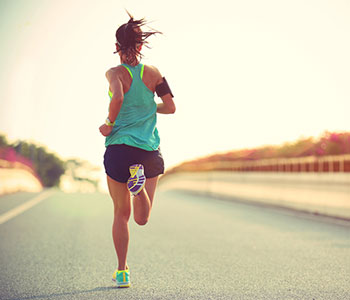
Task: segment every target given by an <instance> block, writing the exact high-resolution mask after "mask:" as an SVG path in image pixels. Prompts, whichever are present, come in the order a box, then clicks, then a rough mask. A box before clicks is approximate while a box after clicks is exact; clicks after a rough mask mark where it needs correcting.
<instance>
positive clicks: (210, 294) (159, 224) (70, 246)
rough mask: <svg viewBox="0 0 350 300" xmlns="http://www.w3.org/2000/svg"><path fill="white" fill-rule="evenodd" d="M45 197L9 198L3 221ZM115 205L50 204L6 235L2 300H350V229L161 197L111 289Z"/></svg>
mask: <svg viewBox="0 0 350 300" xmlns="http://www.w3.org/2000/svg"><path fill="white" fill-rule="evenodd" d="M34 196H35V194H27V193H26V194H24V193H22V194H15V195H8V196H2V197H0V214H3V213H4V212H6V211H8V210H10V209H11V208H14V207H16V206H18V205H20V204H21V203H25V202H26V201H27V200H29V199H31V198H33V197H34ZM111 223H112V203H111V200H110V199H109V196H108V195H104V194H64V193H61V192H58V191H57V192H54V193H53V194H52V195H51V196H50V197H49V198H47V199H46V200H43V201H42V202H40V203H39V204H37V205H36V206H34V207H32V208H30V209H29V210H27V211H25V212H24V213H22V214H20V215H18V216H16V217H14V218H12V219H11V220H9V221H7V222H5V223H3V224H1V225H0V299H8V300H10V299H11V300H15V299H18V300H19V299H53V300H56V299H57V300H58V299H310V300H311V299H332V300H334V299H350V225H349V224H348V225H347V224H346V223H342V224H339V223H336V222H335V223H333V222H332V221H329V220H324V219H318V218H317V217H307V216H305V215H300V214H296V213H292V212H291V213H289V212H288V211H283V210H277V209H272V208H264V207H258V206H252V205H245V204H242V203H235V202H230V201H222V200H218V199H212V198H209V197H203V196H196V195H191V194H186V193H184V192H178V191H165V190H162V189H160V190H159V191H158V194H157V196H156V199H155V205H154V209H153V212H152V216H151V220H150V223H149V224H147V225H146V226H144V227H140V226H137V225H136V224H135V223H134V222H133V221H131V222H130V223H131V225H130V226H131V227H130V230H131V241H130V248H129V259H128V263H129V265H130V268H131V280H132V286H131V288H129V289H117V288H115V286H114V284H113V282H112V281H111V275H112V273H113V271H114V269H115V266H116V258H115V253H114V248H113V244H112V237H111Z"/></svg>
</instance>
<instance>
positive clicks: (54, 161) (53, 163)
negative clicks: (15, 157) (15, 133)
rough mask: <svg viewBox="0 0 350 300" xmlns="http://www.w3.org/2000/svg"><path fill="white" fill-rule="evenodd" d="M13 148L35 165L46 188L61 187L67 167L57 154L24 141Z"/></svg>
mask: <svg viewBox="0 0 350 300" xmlns="http://www.w3.org/2000/svg"><path fill="white" fill-rule="evenodd" d="M13 148H14V149H15V150H16V152H17V153H18V154H20V155H22V156H24V157H26V158H28V159H29V160H30V161H31V162H32V163H33V166H34V169H35V171H36V172H37V174H38V175H39V177H40V178H41V180H42V183H43V185H44V186H45V187H53V186H58V185H59V183H60V177H61V175H62V174H64V172H65V165H64V162H63V161H62V160H61V159H59V158H58V157H57V156H56V155H55V154H53V153H49V152H48V151H47V150H46V149H45V148H44V147H40V146H36V145H34V144H31V143H28V142H24V141H17V142H16V143H15V145H14V146H13Z"/></svg>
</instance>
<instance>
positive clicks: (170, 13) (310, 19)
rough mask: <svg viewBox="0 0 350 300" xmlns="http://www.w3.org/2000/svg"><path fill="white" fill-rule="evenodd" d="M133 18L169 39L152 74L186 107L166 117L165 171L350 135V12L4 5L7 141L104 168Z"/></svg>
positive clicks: (274, 5)
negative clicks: (120, 39) (112, 79)
mask: <svg viewBox="0 0 350 300" xmlns="http://www.w3.org/2000/svg"><path fill="white" fill-rule="evenodd" d="M125 8H126V9H127V10H128V11H130V13H132V14H133V15H134V16H135V18H142V17H145V18H146V19H147V20H149V21H152V22H151V23H150V24H149V26H151V27H153V28H155V29H157V30H159V31H162V32H163V33H164V34H163V35H158V36H154V37H151V38H150V39H149V42H150V46H151V47H152V49H147V48H145V49H144V52H143V53H144V55H145V57H144V59H143V60H142V63H145V64H152V65H155V66H157V67H158V69H159V70H160V71H161V73H162V74H163V76H165V77H166V78H167V81H168V82H169V84H170V86H171V89H172V91H173V93H174V95H175V98H174V100H175V102H176V105H177V111H176V113H175V114H174V115H159V116H158V129H159V133H160V137H161V149H162V152H163V156H164V159H165V163H166V167H171V166H173V165H175V164H178V163H180V162H182V161H184V160H189V159H192V158H195V157H198V156H203V155H206V154H210V153H213V152H221V151H226V150H231V149H241V148H247V147H255V146H262V145H266V144H280V143H283V142H285V141H293V140H296V139H298V138H300V137H306V136H319V135H320V134H322V133H323V132H324V131H326V130H329V131H349V130H350V121H349V111H350V89H349V82H350V72H349V70H350V55H349V53H350V38H349V32H350V17H349V16H350V2H349V1H347V0H344V1H340V0H335V1H318V0H315V1H310V0H296V1H281V0H275V1H273V0H266V1H260V0H251V1H220V0H219V1H208V2H203V1H183V0H179V1H160V0H155V1H152V0H150V1H137V0H136V1H106V0H101V1H70V0H55V1H44V0H42V1H39V0H31V1H27V0H22V1H19V0H0V14H1V16H0V23H1V26H0V37H1V49H0V51H1V55H0V70H1V71H0V132H1V133H4V134H6V135H7V137H8V139H9V140H10V141H14V140H17V139H25V140H31V141H35V142H37V143H39V144H43V145H46V146H47V148H48V149H50V150H51V151H53V152H55V153H57V154H58V155H59V156H61V157H62V158H63V159H66V158H70V157H78V158H81V159H84V160H88V161H90V162H92V163H93V164H95V165H98V166H101V167H102V157H103V153H104V137H102V136H101V135H100V133H99V130H98V127H99V126H100V125H101V124H102V123H103V122H104V120H105V118H106V116H107V110H108V104H109V98H108V94H107V90H108V82H107V80H106V78H105V72H106V71H107V70H108V69H109V68H110V67H113V66H116V65H117V64H119V56H118V55H116V54H113V51H114V50H115V46H114V43H115V31H116V29H117V28H118V26H120V25H121V24H123V23H125V22H127V21H128V16H127V14H126V12H125ZM157 101H158V100H157Z"/></svg>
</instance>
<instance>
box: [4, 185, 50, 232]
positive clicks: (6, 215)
mask: <svg viewBox="0 0 350 300" xmlns="http://www.w3.org/2000/svg"><path fill="white" fill-rule="evenodd" d="M52 193H53V190H47V191H44V192H42V193H40V194H39V195H37V196H36V197H34V198H32V199H30V200H28V201H26V202H25V203H23V204H21V205H19V206H17V207H15V208H13V209H11V210H9V211H7V212H5V213H4V214H2V215H0V225H2V224H4V223H6V222H7V221H9V220H11V219H13V218H15V217H17V216H18V215H20V214H22V213H24V212H25V211H26V210H28V209H30V208H32V207H33V206H35V205H37V204H38V203H40V202H41V201H43V200H45V199H47V198H48V197H49V196H51V195H52Z"/></svg>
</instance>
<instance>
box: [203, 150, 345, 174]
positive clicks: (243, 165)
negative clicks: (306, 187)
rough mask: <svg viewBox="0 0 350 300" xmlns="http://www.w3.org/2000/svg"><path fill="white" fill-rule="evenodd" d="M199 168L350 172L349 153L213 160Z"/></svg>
mask: <svg viewBox="0 0 350 300" xmlns="http://www.w3.org/2000/svg"><path fill="white" fill-rule="evenodd" d="M200 169H201V170H203V171H204V170H208V171H209V170H222V171H263V172H269V171H271V172H350V154H345V155H330V156H307V157H295V158H270V159H259V160H251V161H246V160H245V161H244V160H240V161H214V162H205V163H201V164H200Z"/></svg>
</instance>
